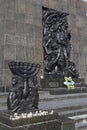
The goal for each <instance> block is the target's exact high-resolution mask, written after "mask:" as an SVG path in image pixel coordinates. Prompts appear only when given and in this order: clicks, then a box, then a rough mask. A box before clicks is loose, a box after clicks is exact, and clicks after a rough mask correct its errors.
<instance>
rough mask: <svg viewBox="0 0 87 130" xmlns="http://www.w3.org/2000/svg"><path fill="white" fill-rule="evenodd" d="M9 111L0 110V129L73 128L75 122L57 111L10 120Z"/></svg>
mask: <svg viewBox="0 0 87 130" xmlns="http://www.w3.org/2000/svg"><path fill="white" fill-rule="evenodd" d="M9 116H10V115H9V113H7V112H0V130H2V129H4V130H53V129H55V130H67V129H68V130H75V122H74V121H73V120H71V119H68V118H67V117H64V116H58V114H57V113H54V114H52V115H45V116H40V117H39V116H36V117H32V118H26V119H18V120H10V119H9Z"/></svg>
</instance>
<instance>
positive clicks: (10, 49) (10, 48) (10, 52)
mask: <svg viewBox="0 0 87 130" xmlns="http://www.w3.org/2000/svg"><path fill="white" fill-rule="evenodd" d="M4 59H5V60H15V59H16V46H15V45H10V44H6V45H5V47H4Z"/></svg>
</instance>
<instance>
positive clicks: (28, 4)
mask: <svg viewBox="0 0 87 130" xmlns="http://www.w3.org/2000/svg"><path fill="white" fill-rule="evenodd" d="M33 10H34V4H32V2H31V1H30V0H26V14H28V15H34V14H33Z"/></svg>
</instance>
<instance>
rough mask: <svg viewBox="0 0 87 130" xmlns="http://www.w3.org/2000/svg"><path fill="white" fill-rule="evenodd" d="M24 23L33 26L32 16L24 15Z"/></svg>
mask: <svg viewBox="0 0 87 130" xmlns="http://www.w3.org/2000/svg"><path fill="white" fill-rule="evenodd" d="M25 23H27V24H34V16H33V15H29V14H26V16H25Z"/></svg>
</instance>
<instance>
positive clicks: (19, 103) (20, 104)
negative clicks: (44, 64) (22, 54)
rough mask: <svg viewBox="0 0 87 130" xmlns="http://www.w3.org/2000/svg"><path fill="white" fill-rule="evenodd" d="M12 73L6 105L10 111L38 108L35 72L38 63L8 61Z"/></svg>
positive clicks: (37, 68) (37, 69)
mask: <svg viewBox="0 0 87 130" xmlns="http://www.w3.org/2000/svg"><path fill="white" fill-rule="evenodd" d="M9 68H10V70H11V72H12V74H13V77H12V88H11V89H10V92H9V95H8V98H7V106H8V110H10V111H12V112H17V111H23V112H24V111H27V110H29V109H30V110H32V108H33V109H38V101H39V94H38V87H39V85H38V82H37V77H36V74H37V73H38V71H39V69H40V65H39V64H35V63H27V62H15V61H12V62H10V63H9Z"/></svg>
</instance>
